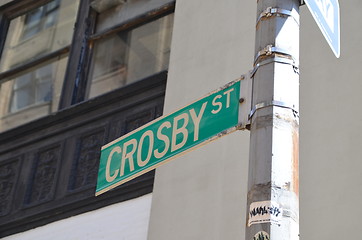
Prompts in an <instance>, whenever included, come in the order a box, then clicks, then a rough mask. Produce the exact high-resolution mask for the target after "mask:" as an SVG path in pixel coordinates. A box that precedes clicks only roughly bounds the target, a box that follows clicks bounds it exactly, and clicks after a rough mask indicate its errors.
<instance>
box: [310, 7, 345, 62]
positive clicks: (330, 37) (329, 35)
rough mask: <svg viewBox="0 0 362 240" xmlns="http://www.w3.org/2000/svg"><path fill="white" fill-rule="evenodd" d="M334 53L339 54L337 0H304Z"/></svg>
mask: <svg viewBox="0 0 362 240" xmlns="http://www.w3.org/2000/svg"><path fill="white" fill-rule="evenodd" d="M304 1H305V3H306V4H307V6H308V8H309V11H310V12H311V13H312V16H313V17H314V19H315V21H316V22H317V24H318V26H319V28H320V30H321V31H322V33H323V35H324V37H325V39H326V40H327V42H328V44H329V46H330V47H331V48H332V51H333V53H334V55H335V56H336V57H337V58H339V56H340V48H341V47H340V45H341V44H340V20H339V3H338V0H304Z"/></svg>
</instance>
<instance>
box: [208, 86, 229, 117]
mask: <svg viewBox="0 0 362 240" xmlns="http://www.w3.org/2000/svg"><path fill="white" fill-rule="evenodd" d="M232 91H234V88H231V89H229V90H227V91H225V92H224V95H226V108H229V107H230V93H231V92H232ZM221 98H222V95H216V96H215V97H214V99H213V100H212V106H214V107H217V108H216V109H213V110H211V113H212V114H217V113H218V112H220V110H221V109H222V107H223V104H222V102H220V101H217V100H219V99H221Z"/></svg>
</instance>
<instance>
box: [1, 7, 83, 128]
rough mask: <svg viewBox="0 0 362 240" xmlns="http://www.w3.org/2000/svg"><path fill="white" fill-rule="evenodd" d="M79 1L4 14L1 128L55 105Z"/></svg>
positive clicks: (40, 114) (30, 118)
mask: <svg viewBox="0 0 362 240" xmlns="http://www.w3.org/2000/svg"><path fill="white" fill-rule="evenodd" d="M77 2H78V1H64V0H63V1H60V0H53V1H50V2H48V3H45V4H43V5H40V6H37V7H35V8H33V9H30V11H29V12H25V13H23V14H20V15H18V16H15V17H13V18H9V19H8V26H9V27H8V31H7V35H6V40H5V43H4V47H3V50H2V55H1V59H0V102H1V105H0V132H1V131H5V130H8V129H11V128H14V127H17V126H19V125H22V124H24V123H27V122H30V121H33V120H35V119H38V118H40V117H43V116H46V115H48V114H50V113H53V112H56V111H58V105H59V100H60V96H61V92H62V88H63V80H64V76H65V72H66V65H67V60H68V53H69V49H70V44H71V40H72V35H73V28H74V22H75V17H76V12H77V6H78V4H77Z"/></svg>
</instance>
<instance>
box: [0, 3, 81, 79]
mask: <svg viewBox="0 0 362 240" xmlns="http://www.w3.org/2000/svg"><path fill="white" fill-rule="evenodd" d="M77 4H78V1H70V0H62V1H60V0H53V1H51V2H49V3H47V4H45V5H43V6H40V7H38V8H36V9H34V10H32V11H30V12H29V13H27V14H24V15H21V16H19V17H17V18H14V19H12V20H11V21H10V25H9V30H8V33H7V36H6V41H5V46H4V49H3V53H2V56H1V59H0V72H5V71H8V70H11V69H14V68H16V67H19V66H22V65H24V64H27V63H30V62H32V61H34V60H36V59H40V58H41V57H44V56H46V55H48V54H50V53H52V52H55V51H57V50H60V49H62V48H65V47H67V46H69V45H70V42H71V40H72V36H73V26H74V22H75V17H76V11H77V6H78V5H77Z"/></svg>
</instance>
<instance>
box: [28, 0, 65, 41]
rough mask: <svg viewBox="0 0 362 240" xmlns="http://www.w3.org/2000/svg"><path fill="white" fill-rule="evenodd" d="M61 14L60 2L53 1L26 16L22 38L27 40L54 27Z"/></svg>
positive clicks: (57, 0)
mask: <svg viewBox="0 0 362 240" xmlns="http://www.w3.org/2000/svg"><path fill="white" fill-rule="evenodd" d="M58 12H59V0H53V1H51V2H49V3H48V4H46V5H44V6H41V7H39V8H37V9H34V10H33V11H30V12H29V13H28V14H26V16H25V19H24V29H23V33H22V38H23V39H27V38H30V37H32V36H34V35H35V34H37V33H38V32H40V31H42V30H44V29H47V28H49V27H51V26H53V25H54V24H55V23H56V20H57V17H58Z"/></svg>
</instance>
